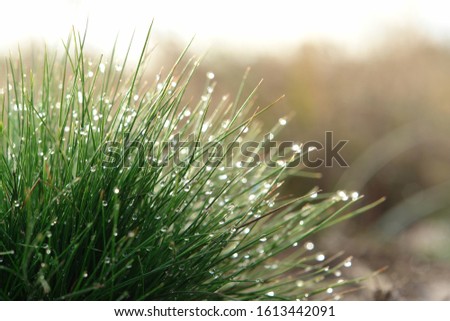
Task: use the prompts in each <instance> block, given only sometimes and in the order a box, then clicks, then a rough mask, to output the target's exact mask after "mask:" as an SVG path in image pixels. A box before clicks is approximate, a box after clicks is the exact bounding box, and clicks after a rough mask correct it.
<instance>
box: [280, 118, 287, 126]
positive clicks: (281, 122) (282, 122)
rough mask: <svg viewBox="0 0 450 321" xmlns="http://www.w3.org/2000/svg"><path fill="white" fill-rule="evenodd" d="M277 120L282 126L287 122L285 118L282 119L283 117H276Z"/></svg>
mask: <svg viewBox="0 0 450 321" xmlns="http://www.w3.org/2000/svg"><path fill="white" fill-rule="evenodd" d="M278 122H279V123H280V125H281V126H284V125H286V124H287V121H286V119H284V118H280V119H278Z"/></svg>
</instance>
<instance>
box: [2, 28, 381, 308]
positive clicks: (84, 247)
mask: <svg viewBox="0 0 450 321" xmlns="http://www.w3.org/2000/svg"><path fill="white" fill-rule="evenodd" d="M84 44H85V35H78V34H75V33H74V35H73V36H72V37H71V38H69V40H68V41H67V43H66V45H65V53H64V54H63V55H62V57H58V56H57V55H56V53H55V54H49V53H48V52H45V54H44V55H43V58H42V62H41V63H39V64H36V65H38V66H40V67H37V68H36V67H35V66H32V68H31V71H28V70H30V68H29V67H28V66H27V67H26V66H25V64H24V62H23V61H22V59H21V58H19V59H12V58H11V59H10V60H9V61H8V63H7V65H6V68H7V76H6V87H5V90H4V91H3V92H2V94H0V97H1V104H2V105H1V106H2V107H1V108H2V109H1V121H0V135H1V136H0V150H1V158H0V173H1V179H0V280H1V281H0V298H1V299H4V300H19V299H28V300H38V299H46V300H53V299H67V300H69V299H70V300H72V299H76V300H116V299H133V300H143V299H155V300H156V299H157V300H182V299H183V300H200V299H215V300H216V299H241V300H254V299H306V298H308V297H309V298H311V297H312V298H330V296H331V295H336V296H338V295H339V289H340V288H341V287H343V288H345V286H347V285H348V284H349V283H351V281H347V280H345V279H344V278H343V276H341V275H342V272H341V271H340V269H341V267H342V266H349V265H350V263H349V262H350V261H349V259H348V258H347V259H345V258H344V259H343V258H341V259H339V255H335V256H331V257H329V258H328V257H325V255H323V254H321V253H317V252H314V251H312V248H313V245H312V243H308V241H309V239H310V238H311V236H312V235H314V234H315V233H317V232H318V231H320V230H322V229H324V228H326V227H329V226H331V225H333V224H335V223H337V222H339V221H341V220H343V219H346V218H349V217H351V216H353V215H356V214H358V213H360V212H362V211H364V210H365V209H366V208H362V209H359V210H356V211H350V210H349V207H350V206H351V205H352V204H353V203H354V202H355V201H357V200H358V199H359V197H356V196H355V197H353V198H351V197H347V196H346V197H344V199H345V201H344V200H343V197H342V193H343V192H341V194H340V195H341V196H339V194H319V195H317V191H315V190H313V191H311V193H310V194H308V195H305V196H302V197H297V198H294V199H286V198H280V197H278V191H277V189H278V188H279V187H280V185H281V183H282V181H283V179H284V178H285V177H286V176H287V175H289V169H287V168H286V166H277V167H268V166H266V165H265V164H263V163H259V164H258V165H257V166H255V167H252V168H243V167H241V166H224V160H225V157H226V155H223V156H221V157H219V158H218V159H219V162H216V163H215V164H209V163H205V164H202V165H201V166H197V165H196V164H197V163H198V162H197V161H198V160H199V159H201V158H202V157H203V156H204V154H205V153H210V152H211V151H213V149H214V144H215V143H217V142H220V143H223V144H224V145H225V146H227V144H228V143H232V142H236V141H240V140H256V139H258V137H259V138H260V137H261V134H262V133H261V130H260V126H258V124H257V123H255V121H254V119H255V117H256V116H257V115H258V114H259V113H261V112H263V111H264V110H265V109H266V108H263V109H257V110H256V111H253V112H250V111H251V110H254V109H253V108H252V107H251V101H252V98H253V96H254V94H255V91H253V92H252V94H251V95H250V97H247V98H245V99H241V97H239V95H238V97H237V98H236V99H235V100H234V102H231V103H228V101H227V100H226V99H223V100H220V102H219V103H218V104H216V105H214V106H211V105H212V91H213V89H214V85H215V84H214V83H213V82H212V80H211V79H210V78H212V75H211V74H209V75H208V76H209V77H207V78H208V79H207V81H208V83H207V87H206V88H205V92H204V95H203V96H202V97H201V99H199V101H198V102H197V103H193V102H192V101H189V100H188V99H186V97H185V93H186V90H187V87H188V85H189V83H190V81H191V77H192V76H193V74H194V71H195V68H196V66H197V62H193V61H188V62H187V63H186V64H185V65H182V64H183V61H184V59H183V56H184V53H183V54H182V55H181V57H180V59H179V60H178V61H177V62H176V63H175V66H174V68H173V69H172V70H171V71H170V72H168V74H167V75H165V76H164V77H161V76H158V77H157V80H156V81H154V82H149V81H148V76H146V75H145V73H144V68H143V67H144V65H145V63H146V58H147V54H146V49H147V45H148V37H147V40H146V41H145V44H144V48H143V51H142V55H141V56H140V59H139V62H138V64H137V66H135V67H134V68H133V70H134V72H132V73H131V74H130V75H129V76H127V74H128V73H127V72H126V71H125V69H126V63H127V60H128V55H127V56H126V58H125V60H124V61H123V62H122V63H121V64H116V63H115V49H113V50H112V53H111V55H110V57H109V58H108V60H107V61H105V59H104V58H99V59H97V60H90V59H88V57H87V55H86V54H85V53H84ZM276 130H277V129H276V128H274V131H273V132H276ZM190 135H194V137H195V139H196V141H198V142H200V143H201V144H202V148H194V149H192V150H189V151H188V152H187V155H186V157H185V160H184V163H182V164H174V163H171V161H173V157H174V153H171V152H170V149H169V151H168V149H167V148H166V147H167V146H164V144H162V143H161V144H157V143H156V144H155V146H154V149H153V154H152V160H151V164H146V166H141V165H142V163H141V161H142V159H140V158H139V157H137V156H139V155H136V153H135V150H136V148H135V147H136V146H137V145H139V146H140V145H142V146H146V145H148V144H149V143H151V142H165V141H168V142H171V141H173V140H174V139H180V140H188V137H189V136H190ZM110 141H114V142H117V143H118V144H119V145H120V146H123V156H124V157H125V158H124V159H125V160H126V164H125V165H126V166H116V167H111V166H105V164H106V163H105V160H107V158H108V157H107V156H108V155H107V154H108V153H109V152H111V153H112V152H113V151H112V150H110V149H108V148H106V149H105V144H106V143H108V142H110ZM110 148H113V147H110ZM105 153H106V156H105ZM111 155H112V154H110V156H111ZM227 155H228V154H227ZM291 156H292V157H296V156H295V155H291ZM234 157H235V158H234V159H233V162H232V163H233V164H236V163H237V162H239V161H240V160H241V159H240V158H239V156H238V155H237V156H234ZM163 159H165V160H167V161H168V162H169V164H168V165H167V166H160V165H161V161H162V160H163ZM295 170H296V171H298V169H295ZM344 195H345V193H344ZM370 206H372V205H370ZM305 244H306V246H305Z"/></svg>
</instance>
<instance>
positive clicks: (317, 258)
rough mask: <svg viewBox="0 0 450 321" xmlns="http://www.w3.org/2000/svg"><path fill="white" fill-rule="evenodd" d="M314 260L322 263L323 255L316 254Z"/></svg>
mask: <svg viewBox="0 0 450 321" xmlns="http://www.w3.org/2000/svg"><path fill="white" fill-rule="evenodd" d="M316 260H317V261H319V262H322V261H324V260H325V255H323V254H317V256H316Z"/></svg>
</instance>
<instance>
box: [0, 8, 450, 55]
mask: <svg viewBox="0 0 450 321" xmlns="http://www.w3.org/2000/svg"><path fill="white" fill-rule="evenodd" d="M0 1H1V8H2V10H1V12H2V14H1V19H0V30H1V31H0V48H2V49H9V48H10V47H12V46H16V45H17V43H21V44H22V43H24V42H27V41H29V39H31V38H35V39H38V40H41V39H43V40H45V41H47V42H50V43H53V42H55V43H57V42H60V41H61V39H65V38H66V37H67V35H68V33H69V31H70V30H71V27H72V26H75V27H76V28H77V29H78V30H83V29H84V26H85V24H86V21H87V20H89V28H88V30H89V33H88V35H89V38H88V39H89V41H90V44H91V45H93V46H94V47H98V48H99V49H105V50H106V49H109V48H110V47H111V43H112V42H113V41H114V39H115V37H116V35H117V34H118V33H119V35H120V37H121V38H122V39H125V41H123V45H124V46H125V44H126V40H127V39H129V37H130V35H131V34H132V32H133V31H134V30H135V31H136V35H137V37H138V38H139V37H143V35H144V32H145V31H146V29H147V27H148V25H149V24H150V22H151V21H152V19H155V28H154V29H155V33H156V34H158V35H159V36H160V37H170V39H172V38H177V39H179V40H182V41H184V42H187V41H189V39H191V38H192V37H193V36H195V46H197V48H199V49H201V50H204V49H205V48H210V47H214V46H224V47H226V48H229V49H231V50H235V49H236V50H242V51H252V52H253V51H254V52H261V51H264V52H279V51H282V50H284V49H285V48H288V47H290V46H293V45H298V44H299V43H302V42H305V41H311V40H312V41H332V42H334V43H336V44H339V45H342V46H343V47H346V48H347V49H349V50H351V51H355V52H358V51H364V50H365V48H367V47H368V46H370V44H371V43H373V42H374V41H376V40H377V39H379V38H381V37H382V36H383V35H384V34H385V33H386V32H388V31H389V30H390V29H392V28H397V29H398V28H416V29H418V30H420V31H421V32H424V33H426V34H429V35H431V36H433V37H436V38H439V39H445V40H447V38H448V35H450V19H448V10H446V9H447V5H446V2H445V1H437V0H427V1H425V0H377V1H361V0H360V1H357V0H339V1H324V0H314V1H312V0H309V1H304V0H297V1H294V0H290V1H288V0H276V1H265V0H261V1H245V0H240V1H236V0H227V1H211V0H210V1H204V0H189V1H177V0H171V1H162V0H159V1H154V0H147V1H137V0H127V1H117V0H109V1H105V0H90V1H88V0H59V1H57V0H39V1H36V0H34V1H33V0H14V1H12V0H8V1H5V0H0Z"/></svg>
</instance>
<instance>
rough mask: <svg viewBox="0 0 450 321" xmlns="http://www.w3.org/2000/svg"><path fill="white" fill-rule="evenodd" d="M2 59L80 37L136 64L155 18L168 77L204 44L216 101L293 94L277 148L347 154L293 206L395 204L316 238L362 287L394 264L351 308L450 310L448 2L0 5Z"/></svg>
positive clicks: (296, 183)
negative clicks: (446, 304)
mask: <svg viewBox="0 0 450 321" xmlns="http://www.w3.org/2000/svg"><path fill="white" fill-rule="evenodd" d="M1 9H2V13H3V14H2V19H0V51H1V52H2V54H3V55H7V54H8V52H9V51H10V50H15V48H16V47H17V44H18V43H20V45H21V47H27V46H28V44H30V43H32V42H33V43H36V42H41V41H45V42H47V43H48V44H49V45H50V46H51V45H58V44H60V43H61V41H62V39H66V38H67V35H68V34H69V32H70V30H71V28H72V26H75V28H76V29H79V30H84V29H85V26H86V22H87V20H88V21H89V23H88V24H89V26H88V40H87V42H88V44H89V48H90V50H92V51H96V52H100V53H105V54H108V53H109V52H110V49H111V44H112V43H113V42H114V40H115V38H116V36H117V35H118V34H119V47H118V48H119V55H120V54H122V55H123V54H124V52H125V50H126V47H127V45H128V41H129V38H130V37H131V35H132V33H133V31H135V38H136V42H135V44H136V45H135V46H134V47H133V48H134V49H133V50H134V51H132V56H133V57H136V58H137V57H138V50H139V44H140V41H143V37H144V34H145V32H146V29H147V27H148V25H149V24H150V23H151V21H152V19H153V18H154V19H155V28H154V33H153V40H152V44H153V45H154V47H156V50H155V52H154V54H153V55H154V57H153V62H152V63H151V66H152V67H154V68H155V70H157V71H159V69H160V67H161V66H166V68H169V67H170V66H171V65H172V64H173V62H174V61H175V59H176V57H177V56H178V55H179V53H180V52H181V51H182V49H183V48H184V47H185V46H186V45H187V44H188V42H189V41H190V40H191V38H192V37H193V36H194V35H195V40H194V43H193V45H192V47H191V49H190V54H191V55H202V54H204V53H206V56H205V58H204V59H203V62H202V64H201V66H200V72H199V74H200V75H203V73H206V72H208V71H213V72H214V73H215V75H216V77H215V80H217V82H218V86H217V88H218V91H219V92H218V93H216V95H219V96H218V97H220V95H221V94H226V93H230V94H233V93H236V92H237V90H238V88H239V84H240V79H241V77H242V75H243V74H244V72H245V70H246V69H247V67H249V66H250V67H251V72H250V75H249V79H248V81H247V83H248V86H247V90H248V91H250V90H251V89H252V86H254V85H256V84H257V83H258V82H259V80H260V79H261V78H263V79H264V82H263V84H262V86H261V89H260V90H259V94H258V98H257V102H256V104H258V105H267V104H269V103H271V102H273V101H274V100H275V99H276V98H278V97H279V96H281V95H282V94H285V95H286V97H285V98H284V99H283V100H282V101H281V102H280V103H278V104H277V105H276V106H275V107H274V108H273V109H272V110H271V111H270V112H269V113H268V114H266V115H265V116H263V117H262V118H261V120H262V121H263V122H265V124H266V125H267V129H269V128H271V126H272V125H273V122H274V119H275V120H276V119H278V118H280V117H284V116H286V115H287V116H289V117H288V119H289V121H288V126H285V128H284V131H283V132H282V133H281V134H280V136H279V137H277V139H278V140H283V139H286V140H295V141H299V142H302V141H307V140H313V139H314V140H319V141H322V140H323V138H324V133H325V131H333V132H334V136H335V140H338V139H345V140H349V143H348V144H347V145H346V146H345V147H344V149H343V150H342V155H343V156H344V158H345V159H346V161H347V163H349V165H350V166H349V167H348V168H340V167H338V166H334V167H331V168H319V169H317V171H319V172H321V173H322V174H323V176H322V178H320V179H308V178H301V179H298V178H297V179H296V178H292V179H291V180H290V181H289V182H287V184H286V186H285V191H284V192H285V193H286V194H299V193H302V192H305V191H307V190H309V189H310V188H311V187H313V186H319V187H320V189H322V190H323V191H327V192H329V191H336V190H338V189H348V190H358V191H359V192H360V193H362V194H364V195H366V198H365V200H364V202H365V203H369V202H370V201H374V200H377V199H379V198H380V197H382V196H386V197H387V200H386V201H385V202H384V203H383V204H382V205H380V206H378V207H376V208H374V209H372V210H371V211H370V212H369V213H366V214H364V215H362V216H360V217H358V218H356V219H353V220H351V221H350V222H347V223H345V224H341V225H339V226H338V227H335V228H332V229H331V230H329V231H328V232H326V233H322V235H321V236H320V237H319V238H318V239H317V240H316V242H317V243H318V244H319V246H320V248H322V249H324V250H326V251H329V252H334V251H340V250H344V251H345V253H346V254H348V255H353V256H354V257H355V262H354V265H353V266H354V268H353V269H352V273H353V274H354V276H361V275H368V274H370V273H372V271H375V270H378V269H380V268H382V267H385V266H387V267H388V269H387V270H386V271H385V272H384V273H382V274H381V275H379V276H377V277H375V278H372V279H370V280H369V281H368V282H365V283H364V284H363V289H362V290H361V291H360V292H358V293H354V294H351V295H350V296H348V297H347V298H348V299H370V300H373V299H380V300H386V299H389V300H450V281H449V280H450V215H449V214H450V139H449V138H450V19H448V14H447V12H448V11H447V10H446V3H445V2H444V1H434V0H428V1H421V0H416V1H413V0H403V1H387V0H379V1H376V2H369V1H356V0H342V1H338V2H337V1H336V2H334V1H322V0H319V1H314V2H312V1H287V0H278V1H234V0H231V1H220V2H219V1H217V2H212V1H197V0H191V1H170V2H163V1H131V0H128V1H87V0H86V1H82V0H62V1H61V0H60V1H48V0H44V1H31V0H30V1H10V0H8V1H3V0H2V1H1ZM197 79H198V84H195V85H194V87H196V86H197V87H198V88H201V87H202V86H203V85H204V78H202V77H198V78H197Z"/></svg>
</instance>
